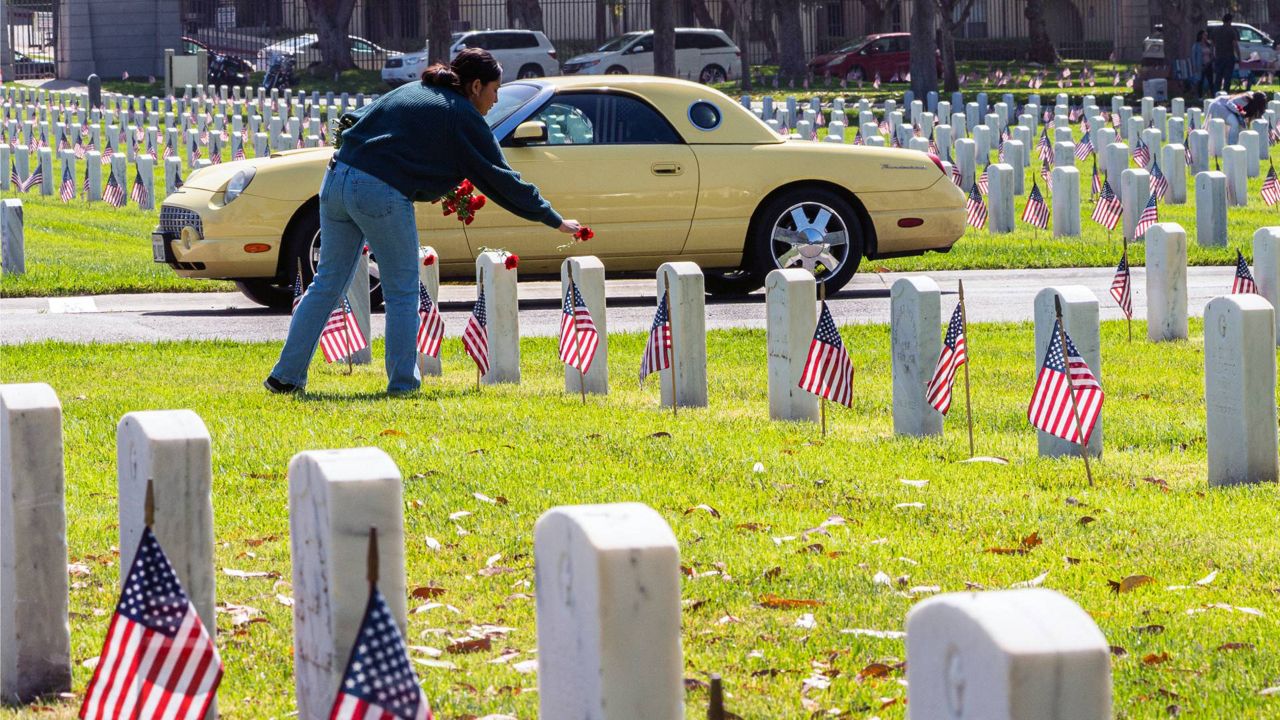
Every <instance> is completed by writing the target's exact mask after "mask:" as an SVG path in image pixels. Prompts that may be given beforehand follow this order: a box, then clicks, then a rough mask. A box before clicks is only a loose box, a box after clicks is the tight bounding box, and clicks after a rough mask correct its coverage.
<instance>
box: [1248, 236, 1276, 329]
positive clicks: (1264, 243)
mask: <svg viewBox="0 0 1280 720" xmlns="http://www.w3.org/2000/svg"><path fill="white" fill-rule="evenodd" d="M1253 279H1254V281H1255V282H1257V283H1258V294H1259V295H1261V296H1262V297H1264V298H1266V299H1267V302H1269V303H1271V307H1274V308H1280V225H1273V226H1271V227H1262V228H1258V229H1257V231H1256V232H1254V233H1253ZM1276 336H1277V338H1280V312H1278V313H1276Z"/></svg>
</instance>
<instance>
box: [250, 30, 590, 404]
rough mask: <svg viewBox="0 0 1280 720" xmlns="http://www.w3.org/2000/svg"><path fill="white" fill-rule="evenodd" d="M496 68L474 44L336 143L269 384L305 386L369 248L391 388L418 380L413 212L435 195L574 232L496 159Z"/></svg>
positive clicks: (362, 117)
mask: <svg viewBox="0 0 1280 720" xmlns="http://www.w3.org/2000/svg"><path fill="white" fill-rule="evenodd" d="M501 78H502V66H501V65H499V64H498V62H497V61H496V60H494V59H493V56H492V55H490V54H489V53H488V52H487V51H485V50H482V49H480V48H468V49H466V50H463V51H462V52H461V53H459V54H458V57H456V58H454V60H453V63H452V64H451V65H443V64H440V63H436V64H435V65H432V66H431V67H428V68H427V69H426V70H425V71H424V72H423V73H422V82H415V83H408V84H406V85H401V86H400V87H398V88H396V89H395V90H392V91H391V92H389V93H387V94H385V95H383V96H382V97H381V98H379V99H378V101H377V102H374V103H373V104H371V105H365V106H364V107H362V108H360V109H359V110H356V111H355V112H354V113H351V115H353V116H354V120H355V122H354V123H353V124H351V125H350V127H349V128H347V129H346V130H344V131H342V146H341V147H340V148H339V149H338V151H337V153H335V154H334V156H333V160H331V161H330V162H329V170H328V172H327V173H325V176H324V181H323V183H322V184H321V185H320V235H321V237H322V238H324V241H323V242H322V243H321V244H320V262H319V264H318V265H317V266H316V276H315V279H314V280H313V281H312V282H311V286H310V287H308V288H307V291H306V293H305V294H304V295H303V296H302V302H301V303H300V304H299V305H298V309H297V310H296V311H295V312H294V314H293V320H292V321H290V323H289V335H288V338H287V339H286V340H285V343H284V349H283V350H281V351H280V360H279V361H278V362H277V363H276V366H275V367H274V368H273V369H272V370H271V374H270V375H269V376H268V377H267V379H266V381H265V383H264V384H265V385H266V387H267V389H268V390H270V391H271V392H274V393H294V392H298V391H300V390H302V389H303V388H304V387H305V386H306V384H307V369H308V366H309V365H310V363H311V359H312V357H314V356H315V354H316V345H317V344H319V341H320V333H321V331H322V330H323V329H324V325H325V321H326V320H327V319H328V317H329V313H330V311H332V310H333V308H334V307H335V306H336V305H337V304H338V302H339V301H340V300H341V298H342V295H343V293H344V292H345V290H346V287H347V285H348V284H350V282H351V278H352V277H353V276H354V275H355V271H356V267H357V266H356V261H358V260H359V259H360V254H361V251H362V249H363V248H364V246H365V244H366V243H368V245H369V250H370V252H371V253H372V254H373V255H375V256H376V257H377V258H378V269H379V271H380V273H381V280H382V296H383V298H384V299H385V302H386V319H387V345H386V353H387V357H386V366H387V392H388V393H390V394H403V393H409V392H413V391H415V390H417V389H418V388H419V386H420V385H421V384H422V376H421V374H420V373H419V372H418V362H417V361H418V356H417V346H416V339H417V334H418V322H419V318H418V247H419V241H418V228H417V222H416V220H415V217H414V210H413V204H414V203H415V202H426V201H431V200H435V199H437V198H439V197H440V196H442V195H443V194H444V193H446V192H448V191H450V190H452V189H454V188H455V187H457V185H458V183H460V182H462V180H463V179H469V180H470V181H471V182H472V183H474V185H475V187H477V188H479V189H480V190H481V191H482V192H483V193H484V194H485V195H487V196H488V197H489V199H490V200H493V201H494V202H496V203H497V204H498V205H500V206H502V207H503V208H505V209H507V210H508V211H510V212H511V213H513V214H515V215H517V216H518V217H521V218H524V219H525V220H529V221H531V222H540V223H542V224H543V225H546V226H547V227H549V228H553V229H557V230H559V231H560V232H563V233H570V234H572V233H574V232H577V231H578V229H579V228H580V227H581V226H580V225H579V224H578V222H577V221H576V220H565V219H562V218H561V217H560V214H559V213H557V212H556V211H555V210H554V209H552V207H551V204H550V203H548V202H547V201H546V200H544V199H543V198H542V196H541V195H540V194H539V193H538V188H536V187H534V186H533V185H530V184H529V183H527V182H525V181H523V180H521V179H520V173H518V172H516V171H515V170H513V169H511V166H510V165H508V164H507V161H506V159H505V158H503V156H502V149H501V148H500V147H499V146H498V141H497V139H496V138H494V136H493V130H492V129H490V127H489V124H488V123H486V122H485V119H484V116H485V113H487V112H489V110H490V108H492V107H493V105H494V103H496V102H497V101H498V83H499V81H500V80H501Z"/></svg>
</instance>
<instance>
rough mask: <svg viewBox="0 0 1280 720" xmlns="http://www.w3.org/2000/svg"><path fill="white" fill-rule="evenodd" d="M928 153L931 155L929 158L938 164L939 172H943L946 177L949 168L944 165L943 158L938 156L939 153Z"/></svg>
mask: <svg viewBox="0 0 1280 720" xmlns="http://www.w3.org/2000/svg"><path fill="white" fill-rule="evenodd" d="M926 154H927V155H928V156H929V159H930V160H932V161H933V164H934V165H937V166H938V172H940V173H942V176H943V177H946V176H947V170H946V168H944V167H942V158H940V157H938V156H937V155H934V154H933V153H926Z"/></svg>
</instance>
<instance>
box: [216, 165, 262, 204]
mask: <svg viewBox="0 0 1280 720" xmlns="http://www.w3.org/2000/svg"><path fill="white" fill-rule="evenodd" d="M253 173H254V169H253V168H246V169H244V170H241V171H239V172H237V173H236V174H235V175H232V176H231V179H230V180H228V181H227V189H226V191H224V192H223V196H222V204H223V205H230V204H231V201H232V200H235V199H236V198H238V197H240V193H242V192H244V189H245V188H247V187H249V183H250V182H252V181H253Z"/></svg>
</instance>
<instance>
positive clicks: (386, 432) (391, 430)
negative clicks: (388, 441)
mask: <svg viewBox="0 0 1280 720" xmlns="http://www.w3.org/2000/svg"><path fill="white" fill-rule="evenodd" d="M378 434H379V435H384V436H386V435H390V436H392V437H408V436H409V433H407V432H405V431H403V430H396V429H395V428H387V429H386V430H383V431H382V432H380V433H378Z"/></svg>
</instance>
